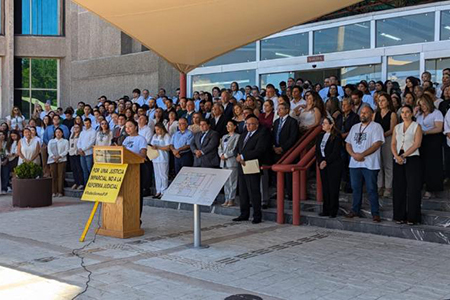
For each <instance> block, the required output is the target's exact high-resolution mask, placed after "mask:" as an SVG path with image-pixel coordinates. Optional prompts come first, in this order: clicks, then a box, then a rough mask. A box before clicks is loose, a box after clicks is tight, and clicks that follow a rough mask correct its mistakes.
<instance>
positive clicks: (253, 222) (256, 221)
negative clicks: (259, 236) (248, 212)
mask: <svg viewBox="0 0 450 300" xmlns="http://www.w3.org/2000/svg"><path fill="white" fill-rule="evenodd" d="M259 223H261V220H260V219H253V221H252V224H259Z"/></svg>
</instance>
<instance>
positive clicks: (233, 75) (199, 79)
mask: <svg viewBox="0 0 450 300" xmlns="http://www.w3.org/2000/svg"><path fill="white" fill-rule="evenodd" d="M255 74H256V73H255V70H246V71H237V72H225V73H215V74H204V75H194V76H192V91H193V92H194V91H206V92H210V93H211V91H212V89H213V87H215V86H217V87H219V88H220V89H222V88H227V89H229V88H230V85H231V83H232V82H233V81H236V82H237V83H238V84H239V88H244V87H245V86H246V85H252V86H253V85H255V76H256V75H255Z"/></svg>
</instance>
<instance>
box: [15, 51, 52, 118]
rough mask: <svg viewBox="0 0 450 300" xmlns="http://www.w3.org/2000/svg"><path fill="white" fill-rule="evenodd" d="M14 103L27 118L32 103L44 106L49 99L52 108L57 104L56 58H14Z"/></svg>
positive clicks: (30, 112) (32, 105) (32, 107)
mask: <svg viewBox="0 0 450 300" xmlns="http://www.w3.org/2000/svg"><path fill="white" fill-rule="evenodd" d="M14 64H15V65H14V82H15V90H14V105H16V106H18V107H19V108H20V109H21V110H22V113H23V114H24V115H25V116H26V117H27V118H29V117H30V115H31V114H32V112H33V109H34V104H36V103H39V104H40V105H42V106H44V104H45V102H46V101H47V100H50V101H51V106H52V109H56V108H57V106H58V60H56V59H40V58H39V59H38V58H16V59H15V60H14Z"/></svg>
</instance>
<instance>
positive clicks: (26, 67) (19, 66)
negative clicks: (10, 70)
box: [14, 58, 30, 88]
mask: <svg viewBox="0 0 450 300" xmlns="http://www.w3.org/2000/svg"><path fill="white" fill-rule="evenodd" d="M14 68H15V69H16V72H15V74H16V77H15V78H14V83H15V85H16V88H29V87H30V59H28V58H16V61H15V65H14Z"/></svg>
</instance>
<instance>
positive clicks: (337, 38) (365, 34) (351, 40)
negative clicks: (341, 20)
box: [314, 22, 370, 54]
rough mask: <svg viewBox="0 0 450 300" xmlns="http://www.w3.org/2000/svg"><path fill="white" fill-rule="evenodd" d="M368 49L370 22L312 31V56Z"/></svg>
mask: <svg viewBox="0 0 450 300" xmlns="http://www.w3.org/2000/svg"><path fill="white" fill-rule="evenodd" d="M368 48H370V22H362V23H357V24H351V25H345V26H339V27H335V28H329V29H323V30H318V31H314V54H321V53H330V52H340V51H349V50H358V49H368Z"/></svg>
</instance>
